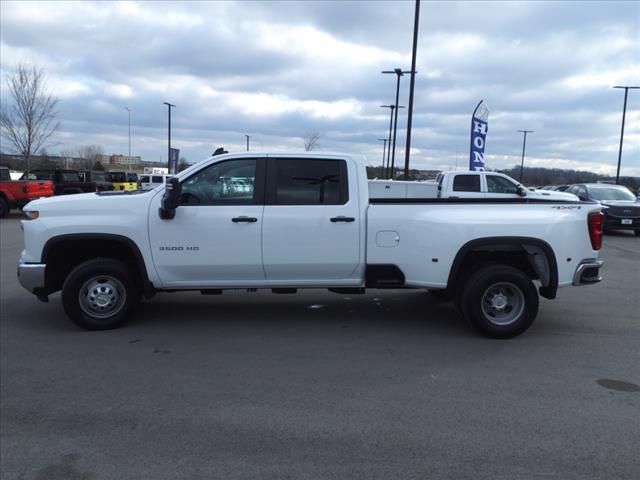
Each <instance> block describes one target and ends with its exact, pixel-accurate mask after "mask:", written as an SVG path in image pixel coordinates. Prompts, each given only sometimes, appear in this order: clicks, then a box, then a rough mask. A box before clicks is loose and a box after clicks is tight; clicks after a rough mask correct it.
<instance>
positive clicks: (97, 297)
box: [78, 275, 127, 318]
mask: <svg viewBox="0 0 640 480" xmlns="http://www.w3.org/2000/svg"><path fill="white" fill-rule="evenodd" d="M126 300H127V293H126V291H125V288H124V285H123V284H122V282H121V281H120V280H118V279H117V278H114V277H111V276H109V275H100V276H96V277H92V278H90V279H89V280H87V281H86V282H84V284H83V285H82V288H81V289H80V292H79V294H78V301H79V303H80V308H81V309H82V311H83V312H84V313H86V314H87V315H89V316H91V317H94V318H109V317H112V316H113V315H115V314H117V313H118V312H119V311H120V310H122V308H123V307H124V304H125V301H126Z"/></svg>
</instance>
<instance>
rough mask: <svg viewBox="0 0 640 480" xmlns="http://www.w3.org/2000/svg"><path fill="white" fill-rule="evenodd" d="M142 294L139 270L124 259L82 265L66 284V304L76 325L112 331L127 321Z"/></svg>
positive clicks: (74, 271)
mask: <svg viewBox="0 0 640 480" xmlns="http://www.w3.org/2000/svg"><path fill="white" fill-rule="evenodd" d="M140 297H141V290H140V283H139V281H138V276H137V275H136V273H135V272H134V271H133V270H132V269H131V268H129V267H128V266H127V265H125V264H124V263H122V262H119V261H117V260H112V259H108V258H97V259H95V260H89V261H86V262H84V263H81V264H80V265H78V266H77V267H76V268H75V269H73V271H72V272H71V273H70V274H69V276H68V277H67V279H66V280H65V282H64V285H63V287H62V306H63V307H64V311H65V312H66V314H67V316H68V317H69V318H70V319H71V321H73V323H75V324H76V325H78V326H80V327H82V328H84V329H86V330H109V329H112V328H118V327H120V326H122V325H124V324H125V323H126V321H127V320H128V319H129V317H130V316H131V314H132V313H133V311H134V310H135V308H136V307H137V306H138V303H139V302H140Z"/></svg>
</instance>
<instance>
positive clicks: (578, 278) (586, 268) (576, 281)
mask: <svg viewBox="0 0 640 480" xmlns="http://www.w3.org/2000/svg"><path fill="white" fill-rule="evenodd" d="M603 263H604V262H603V261H602V260H596V259H593V258H592V259H588V260H582V261H581V262H580V265H578V268H576V273H574V274H573V285H592V284H594V283H598V282H599V281H601V280H602V277H601V276H600V267H602V264H603Z"/></svg>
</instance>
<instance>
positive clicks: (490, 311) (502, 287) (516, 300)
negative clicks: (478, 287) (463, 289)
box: [480, 282, 525, 326]
mask: <svg viewBox="0 0 640 480" xmlns="http://www.w3.org/2000/svg"><path fill="white" fill-rule="evenodd" d="M480 304H481V308H482V313H483V315H484V316H485V318H486V319H487V320H489V321H490V322H491V323H493V324H494V325H499V326H505V325H510V324H512V323H514V322H515V321H517V320H518V318H520V316H521V315H522V312H523V311H524V304H525V300H524V294H523V293H522V290H520V288H519V287H517V286H516V285H514V284H513V283H509V282H498V283H494V284H493V285H491V286H490V287H489V288H487V289H486V290H485V292H484V294H483V295H482V300H481V301H480Z"/></svg>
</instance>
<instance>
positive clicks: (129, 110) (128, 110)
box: [124, 107, 131, 171]
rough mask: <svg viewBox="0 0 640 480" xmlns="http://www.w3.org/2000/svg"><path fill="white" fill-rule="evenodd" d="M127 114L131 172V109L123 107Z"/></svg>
mask: <svg viewBox="0 0 640 480" xmlns="http://www.w3.org/2000/svg"><path fill="white" fill-rule="evenodd" d="M124 108H126V109H127V112H129V171H131V109H130V108H129V107H124Z"/></svg>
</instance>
